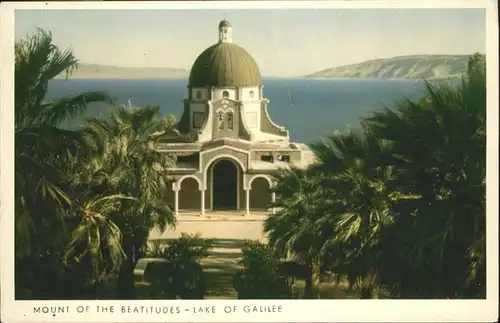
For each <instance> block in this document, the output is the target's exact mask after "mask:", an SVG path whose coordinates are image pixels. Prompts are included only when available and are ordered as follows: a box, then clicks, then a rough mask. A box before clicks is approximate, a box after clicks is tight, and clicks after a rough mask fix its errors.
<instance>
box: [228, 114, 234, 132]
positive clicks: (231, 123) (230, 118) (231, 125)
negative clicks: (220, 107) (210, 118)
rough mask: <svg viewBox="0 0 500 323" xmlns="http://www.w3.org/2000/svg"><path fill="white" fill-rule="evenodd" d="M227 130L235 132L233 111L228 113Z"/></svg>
mask: <svg viewBox="0 0 500 323" xmlns="http://www.w3.org/2000/svg"><path fill="white" fill-rule="evenodd" d="M227 129H228V130H233V113H232V112H231V111H229V112H228V113H227Z"/></svg>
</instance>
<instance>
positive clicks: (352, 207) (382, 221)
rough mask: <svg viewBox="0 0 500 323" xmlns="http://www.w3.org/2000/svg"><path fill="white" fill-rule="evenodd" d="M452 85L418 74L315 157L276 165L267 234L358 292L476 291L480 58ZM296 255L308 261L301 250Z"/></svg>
mask: <svg viewBox="0 0 500 323" xmlns="http://www.w3.org/2000/svg"><path fill="white" fill-rule="evenodd" d="M468 71H469V74H468V76H467V78H464V79H463V81H462V83H461V84H459V85H458V86H448V85H440V86H433V85H431V84H429V83H426V84H425V89H426V94H425V96H424V97H423V98H421V99H420V100H418V101H411V100H408V99H406V100H402V101H400V102H399V103H398V104H397V105H396V106H395V107H394V108H393V109H388V108H386V109H384V110H382V111H379V112H376V113H374V114H373V115H372V116H369V117H367V118H364V120H363V121H362V128H361V130H360V131H359V132H348V133H345V134H334V135H332V136H330V137H328V138H326V139H325V140H323V141H321V142H318V143H316V144H315V145H313V146H312V148H313V150H314V151H315V153H316V156H317V157H318V159H319V161H320V163H319V164H317V165H314V166H313V167H311V168H310V169H309V170H305V171H297V170H289V171H283V172H281V173H280V174H278V176H277V177H278V180H279V184H278V185H277V186H276V189H275V192H276V194H277V196H278V202H277V205H276V207H278V208H279V209H280V211H279V212H277V213H276V215H272V216H270V218H269V219H268V220H267V221H266V232H268V234H269V238H270V243H271V244H272V245H273V246H274V247H275V248H277V249H278V250H280V251H285V252H293V253H298V255H299V256H302V258H303V259H304V260H305V261H308V262H309V263H310V264H311V265H312V268H313V270H312V271H313V272H314V271H315V269H317V268H316V267H315V263H316V264H319V266H320V268H321V270H323V271H334V272H336V273H338V274H340V275H347V277H348V280H349V282H350V283H351V286H354V287H355V288H357V289H358V290H360V291H361V292H362V294H363V295H362V297H365V298H367V297H368V298H369V297H375V294H376V291H377V289H379V287H382V288H384V289H387V290H389V291H390V292H391V293H392V296H393V297H402V298H478V297H479V298H481V297H485V282H486V277H485V263H486V259H485V258H486V254H485V179H486V161H485V157H486V117H485V116H486V79H485V58H484V56H482V55H480V54H475V55H473V56H471V58H470V59H469V69H468ZM306 263H307V262H306Z"/></svg>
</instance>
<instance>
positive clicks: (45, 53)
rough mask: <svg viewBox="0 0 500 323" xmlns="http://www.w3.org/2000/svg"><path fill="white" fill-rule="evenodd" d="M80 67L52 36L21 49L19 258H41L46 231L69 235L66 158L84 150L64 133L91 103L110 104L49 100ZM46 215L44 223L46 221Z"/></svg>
mask: <svg viewBox="0 0 500 323" xmlns="http://www.w3.org/2000/svg"><path fill="white" fill-rule="evenodd" d="M77 66H78V61H77V59H76V58H75V57H74V56H73V54H72V53H71V51H69V50H65V51H62V50H60V49H59V48H57V47H56V46H55V45H53V43H52V36H51V34H50V33H49V32H46V31H44V30H39V31H38V33H37V34H35V35H33V36H31V37H28V38H26V39H24V40H21V41H19V42H17V43H16V44H15V165H16V172H15V181H16V182H15V191H16V256H18V257H22V256H25V255H30V254H32V253H35V254H38V253H39V252H40V250H38V248H37V246H38V245H40V244H39V241H37V243H34V241H33V239H34V235H35V234H36V232H41V231H43V227H44V226H45V225H47V226H52V225H55V226H56V227H57V229H56V231H57V230H59V229H62V231H64V227H65V226H64V221H63V215H64V208H65V207H67V206H68V205H69V204H71V201H70V200H69V198H68V196H67V195H66V194H65V192H64V191H63V190H61V188H60V185H59V183H60V182H61V181H63V180H64V171H63V170H62V169H61V166H62V165H63V164H64V158H65V156H67V155H68V153H70V154H75V153H77V151H78V150H79V149H81V148H82V143H83V142H82V140H81V136H80V134H79V133H78V132H75V131H68V130H63V129H60V128H59V127H58V126H59V125H60V123H61V122H62V121H64V120H65V119H67V118H71V117H75V116H77V115H79V114H80V113H82V112H83V111H85V109H86V108H87V106H88V104H89V103H92V102H110V101H111V100H110V98H109V97H108V96H107V95H105V94H104V93H102V92H86V93H82V94H79V95H77V96H75V97H70V98H59V99H52V100H48V99H46V95H47V90H48V86H49V83H50V81H51V80H52V79H54V78H55V77H56V76H58V75H60V74H62V73H66V74H67V75H69V74H70V73H71V72H72V71H73V70H74V69H76V68H77ZM42 215H43V221H42V219H41V217H42Z"/></svg>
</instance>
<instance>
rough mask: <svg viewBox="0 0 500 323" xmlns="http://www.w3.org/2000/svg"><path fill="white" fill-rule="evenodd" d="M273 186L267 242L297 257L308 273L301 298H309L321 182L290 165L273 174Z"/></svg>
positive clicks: (314, 271)
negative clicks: (272, 201) (275, 180)
mask: <svg viewBox="0 0 500 323" xmlns="http://www.w3.org/2000/svg"><path fill="white" fill-rule="evenodd" d="M275 178H276V179H277V185H276V186H275V187H274V188H273V191H274V192H275V193H276V194H277V196H278V198H277V200H276V202H275V203H274V205H273V207H275V208H276V209H277V210H278V211H277V212H276V213H275V214H271V215H269V217H268V218H267V219H266V221H265V223H264V231H265V232H266V233H267V234H268V239H269V244H270V245H271V246H273V247H274V248H276V249H277V250H278V252H279V253H281V254H294V255H295V256H298V257H299V258H301V259H302V260H303V261H304V263H305V266H306V267H307V270H308V272H309V274H308V276H309V277H308V279H306V287H305V297H306V298H313V297H314V293H315V289H316V287H317V283H318V279H319V264H320V261H319V258H320V254H319V250H320V249H321V244H318V238H317V235H318V234H319V230H318V229H317V227H316V220H317V217H318V216H319V215H320V214H321V211H322V210H321V209H320V208H318V206H320V207H321V206H323V204H320V203H319V198H320V197H321V193H322V186H321V181H320V180H319V179H318V178H317V177H314V176H311V174H310V172H309V171H308V170H303V169H298V168H290V169H282V170H280V171H279V172H277V173H276V174H275Z"/></svg>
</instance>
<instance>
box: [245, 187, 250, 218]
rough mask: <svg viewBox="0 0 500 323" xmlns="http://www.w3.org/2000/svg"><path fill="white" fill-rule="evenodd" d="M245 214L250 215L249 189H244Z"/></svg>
mask: <svg viewBox="0 0 500 323" xmlns="http://www.w3.org/2000/svg"><path fill="white" fill-rule="evenodd" d="M245 195H246V196H245V197H246V198H245V215H250V189H249V188H248V189H246V190H245Z"/></svg>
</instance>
